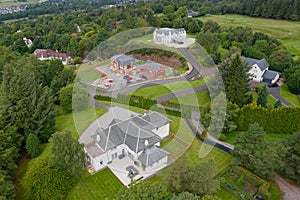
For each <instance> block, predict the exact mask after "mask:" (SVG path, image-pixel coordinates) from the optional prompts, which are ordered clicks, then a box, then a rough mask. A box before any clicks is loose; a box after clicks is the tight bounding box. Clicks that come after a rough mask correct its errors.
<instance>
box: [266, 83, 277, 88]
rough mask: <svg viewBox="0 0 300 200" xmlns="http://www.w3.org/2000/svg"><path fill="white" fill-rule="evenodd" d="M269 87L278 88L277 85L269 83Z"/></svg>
mask: <svg viewBox="0 0 300 200" xmlns="http://www.w3.org/2000/svg"><path fill="white" fill-rule="evenodd" d="M268 87H270V88H272V87H278V84H277V83H269V84H268Z"/></svg>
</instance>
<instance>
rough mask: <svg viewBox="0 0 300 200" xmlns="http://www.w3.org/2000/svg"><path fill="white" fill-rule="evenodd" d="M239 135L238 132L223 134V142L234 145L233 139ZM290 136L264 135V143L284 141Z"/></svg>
mask: <svg viewBox="0 0 300 200" xmlns="http://www.w3.org/2000/svg"><path fill="white" fill-rule="evenodd" d="M239 133H240V132H231V133H225V135H226V140H225V142H227V143H229V144H234V142H235V139H236V137H237V135H238V134H239ZM290 136H291V135H290V134H266V135H265V140H266V141H273V140H285V139H287V138H288V137H290Z"/></svg>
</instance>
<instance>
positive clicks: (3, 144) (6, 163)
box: [0, 127, 23, 172]
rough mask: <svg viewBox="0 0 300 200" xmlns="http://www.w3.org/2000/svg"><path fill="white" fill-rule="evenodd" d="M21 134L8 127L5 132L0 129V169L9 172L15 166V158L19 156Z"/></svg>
mask: <svg viewBox="0 0 300 200" xmlns="http://www.w3.org/2000/svg"><path fill="white" fill-rule="evenodd" d="M22 138H23V137H22V136H21V135H20V134H18V133H17V132H16V131H15V129H14V128H12V127H10V128H8V129H7V130H6V131H5V132H3V131H1V130H0V169H1V170H6V171H8V172H11V171H12V170H14V169H15V168H16V165H15V162H14V161H15V160H16V159H17V158H18V156H19V150H20V149H21V143H22Z"/></svg>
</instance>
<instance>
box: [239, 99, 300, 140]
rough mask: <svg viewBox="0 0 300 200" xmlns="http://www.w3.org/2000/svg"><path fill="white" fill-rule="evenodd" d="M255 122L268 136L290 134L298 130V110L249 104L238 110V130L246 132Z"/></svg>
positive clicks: (299, 121)
mask: <svg viewBox="0 0 300 200" xmlns="http://www.w3.org/2000/svg"><path fill="white" fill-rule="evenodd" d="M254 122H257V123H258V124H259V125H260V126H261V127H263V128H264V130H265V132H266V133H269V134H285V133H286V134H291V133H293V132H296V131H299V130H300V108H299V107H295V108H292V107H287V106H281V107H279V108H274V109H268V108H263V107H261V106H257V105H255V104H249V105H246V106H244V107H243V108H241V109H240V110H239V115H238V117H237V125H238V130H241V131H246V130H248V128H249V124H253V123H254Z"/></svg>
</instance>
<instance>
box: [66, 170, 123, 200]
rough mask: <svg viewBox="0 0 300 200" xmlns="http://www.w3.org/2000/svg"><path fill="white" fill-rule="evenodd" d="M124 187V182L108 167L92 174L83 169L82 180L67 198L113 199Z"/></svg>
mask: <svg viewBox="0 0 300 200" xmlns="http://www.w3.org/2000/svg"><path fill="white" fill-rule="evenodd" d="M122 187H124V186H123V184H122V183H121V182H120V181H119V179H118V178H117V177H115V175H114V174H113V173H112V172H111V171H110V170H109V169H108V168H106V169H104V170H102V171H100V172H98V173H96V174H95V175H92V176H91V175H90V174H89V173H87V172H86V171H83V172H82V178H81V180H80V181H79V182H78V183H77V184H76V185H75V186H74V187H73V189H72V190H71V191H70V193H69V195H68V197H67V199H70V200H71V199H72V200H73V199H99V200H104V199H113V197H115V196H116V195H117V194H118V191H119V190H120V189H121V188H122Z"/></svg>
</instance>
